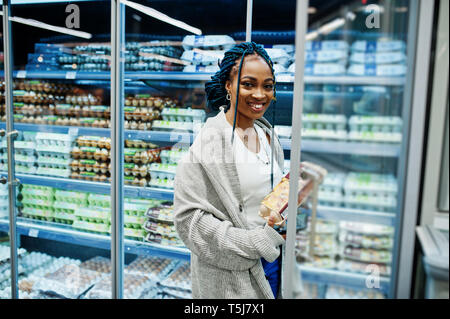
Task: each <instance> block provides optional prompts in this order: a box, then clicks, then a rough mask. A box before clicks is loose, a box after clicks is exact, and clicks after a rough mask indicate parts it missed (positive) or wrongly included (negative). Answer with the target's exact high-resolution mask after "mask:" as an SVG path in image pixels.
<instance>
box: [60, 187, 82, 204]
mask: <svg viewBox="0 0 450 319" xmlns="http://www.w3.org/2000/svg"><path fill="white" fill-rule="evenodd" d="M54 197H55V201H56V202H63V203H64V202H65V203H67V205H71V204H76V205H79V206H82V205H85V204H87V201H88V193H84V192H74V191H66V190H59V189H56V190H55V193H54Z"/></svg>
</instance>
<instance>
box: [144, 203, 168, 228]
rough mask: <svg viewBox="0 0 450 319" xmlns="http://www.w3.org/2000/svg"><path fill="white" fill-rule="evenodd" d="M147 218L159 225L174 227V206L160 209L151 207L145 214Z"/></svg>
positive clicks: (160, 207) (164, 206) (163, 206)
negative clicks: (164, 224)
mask: <svg viewBox="0 0 450 319" xmlns="http://www.w3.org/2000/svg"><path fill="white" fill-rule="evenodd" d="M145 216H146V217H147V218H148V219H149V220H152V221H154V222H157V223H161V222H162V223H168V224H172V225H173V218H174V214H173V206H172V205H161V206H159V207H151V208H149V209H148V210H147V212H146V213H145Z"/></svg>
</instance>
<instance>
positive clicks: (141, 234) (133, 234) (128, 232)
mask: <svg viewBox="0 0 450 319" xmlns="http://www.w3.org/2000/svg"><path fill="white" fill-rule="evenodd" d="M123 235H124V236H125V238H130V239H136V240H140V241H143V240H144V238H145V236H146V235H147V232H146V231H145V230H144V229H136V228H129V227H124V229H123Z"/></svg>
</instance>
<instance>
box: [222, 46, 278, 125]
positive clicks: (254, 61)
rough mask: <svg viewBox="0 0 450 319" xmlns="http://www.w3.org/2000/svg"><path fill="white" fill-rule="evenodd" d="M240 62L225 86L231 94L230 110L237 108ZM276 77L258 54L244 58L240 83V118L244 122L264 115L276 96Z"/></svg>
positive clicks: (237, 62)
mask: <svg viewBox="0 0 450 319" xmlns="http://www.w3.org/2000/svg"><path fill="white" fill-rule="evenodd" d="M239 62H240V60H237V61H236V65H235V66H234V67H233V70H232V71H231V74H230V80H228V81H227V82H226V84H225V88H226V90H227V92H229V93H230V94H231V100H230V104H231V107H230V109H231V110H232V111H233V113H234V110H235V108H236V106H235V104H236V94H237V82H238V73H239V72H238V70H239ZM274 87H275V82H274V77H273V74H272V70H271V68H270V66H269V65H268V64H267V62H266V61H265V60H264V58H263V57H261V56H260V55H258V54H253V55H248V56H246V57H245V58H244V62H243V64H242V70H241V79H240V83H239V102H238V103H239V105H238V117H240V118H242V117H244V118H245V119H242V120H256V119H259V118H261V117H262V116H263V115H264V112H265V111H266V110H267V108H268V107H269V105H270V102H271V101H272V99H273V95H274Z"/></svg>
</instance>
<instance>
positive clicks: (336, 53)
mask: <svg viewBox="0 0 450 319" xmlns="http://www.w3.org/2000/svg"><path fill="white" fill-rule="evenodd" d="M347 60H348V52H347V51H346V50H319V51H306V52H305V62H307V63H344V64H345V63H347Z"/></svg>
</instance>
